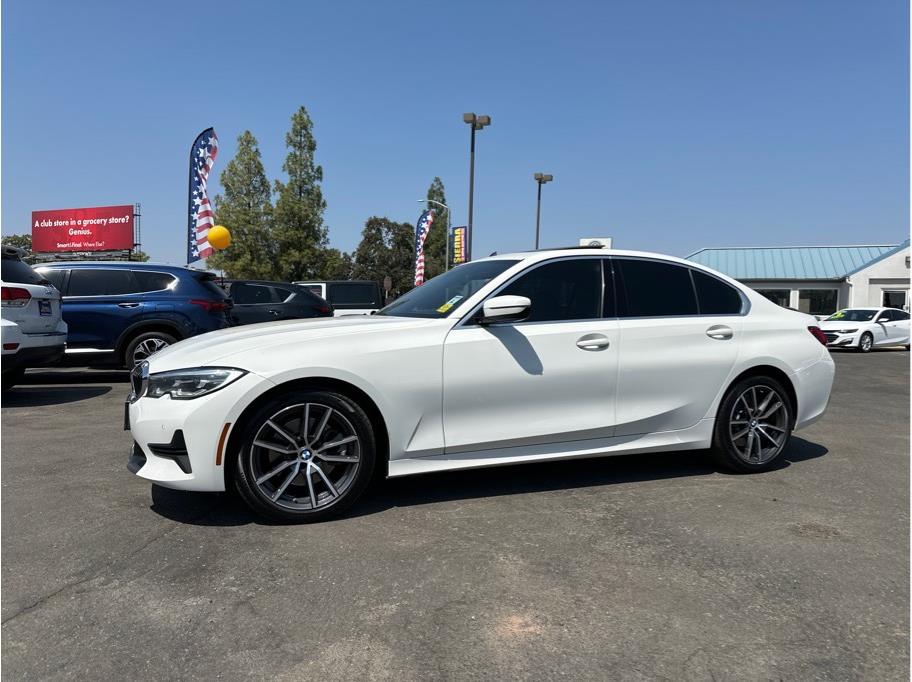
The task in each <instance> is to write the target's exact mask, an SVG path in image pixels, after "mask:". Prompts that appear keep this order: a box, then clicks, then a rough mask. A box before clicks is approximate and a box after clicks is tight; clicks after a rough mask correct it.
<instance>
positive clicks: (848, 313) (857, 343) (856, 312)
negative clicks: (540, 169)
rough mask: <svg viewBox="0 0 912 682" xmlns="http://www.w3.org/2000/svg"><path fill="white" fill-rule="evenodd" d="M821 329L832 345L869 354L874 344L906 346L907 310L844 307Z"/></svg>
mask: <svg viewBox="0 0 912 682" xmlns="http://www.w3.org/2000/svg"><path fill="white" fill-rule="evenodd" d="M820 328H821V329H822V330H823V333H824V334H825V335H826V338H827V345H829V346H830V347H831V348H854V349H856V350H859V351H861V352H862V353H868V352H870V351H871V349H872V348H874V347H875V346H905V347H906V349H907V350H908V348H909V313H907V312H906V311H905V310H897V309H896V308H846V309H845V310H840V311H838V312H835V313H833V314H832V315H830V316H829V317H828V318H826V319H825V320H824V321H823V322H821V323H820Z"/></svg>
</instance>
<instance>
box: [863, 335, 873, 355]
mask: <svg viewBox="0 0 912 682" xmlns="http://www.w3.org/2000/svg"><path fill="white" fill-rule="evenodd" d="M872 345H873V341H872V340H871V337H870V336H869V335H868V334H863V335H862V337H861V350H862V351H864V352H865V353H867V352H868V351H869V350H871V346H872Z"/></svg>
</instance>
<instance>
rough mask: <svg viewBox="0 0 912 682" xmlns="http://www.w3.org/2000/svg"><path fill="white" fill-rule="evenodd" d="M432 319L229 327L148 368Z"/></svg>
mask: <svg viewBox="0 0 912 682" xmlns="http://www.w3.org/2000/svg"><path fill="white" fill-rule="evenodd" d="M433 322H435V320H429V319H423V318H411V317H387V316H384V315H350V316H346V317H317V318H312V319H306V320H283V321H281V322H263V323H260V324H249V325H244V326H241V327H229V328H228V329H220V330H219V331H215V332H209V333H207V334H200V335H199V336H193V337H191V338H189V339H185V340H183V341H180V342H178V343H175V344H174V345H172V346H169V347H168V348H165V349H164V350H161V351H159V352H158V353H156V354H155V355H154V356H152V358H151V359H150V360H149V371H151V372H165V371H168V370H172V369H183V368H186V367H203V366H207V365H208V366H213V365H218V364H219V360H220V359H221V358H226V357H228V356H231V355H235V354H236V353H242V352H246V351H250V350H256V351H259V352H268V351H269V349H270V348H272V347H275V346H280V345H283V344H287V343H294V344H300V343H306V342H309V341H316V340H319V339H329V338H332V337H336V336H340V335H343V334H344V335H346V336H348V335H351V334H376V333H383V332H385V331H391V330H402V329H407V328H408V327H410V326H411V327H421V326H426V325H428V324H430V323H433Z"/></svg>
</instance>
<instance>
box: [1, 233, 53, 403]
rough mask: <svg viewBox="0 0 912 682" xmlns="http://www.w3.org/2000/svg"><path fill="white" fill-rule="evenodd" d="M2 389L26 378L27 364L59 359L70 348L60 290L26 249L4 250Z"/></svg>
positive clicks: (46, 362)
mask: <svg viewBox="0 0 912 682" xmlns="http://www.w3.org/2000/svg"><path fill="white" fill-rule="evenodd" d="M0 251H2V271H0V284H2V293H3V296H2V298H3V301H2V306H0V308H2V321H0V331H2V342H3V364H2V388H3V390H4V391H6V390H7V389H9V388H12V387H13V385H14V384H16V383H17V382H19V381H20V380H21V379H22V374H23V373H24V372H25V370H26V368H27V367H36V366H41V365H47V364H51V363H53V362H56V361H57V360H58V359H60V358H61V357H62V356H63V352H64V350H65V349H66V338H67V325H66V322H64V321H63V318H62V317H61V314H60V292H59V291H57V289H55V288H54V287H53V286H52V285H51V283H50V282H48V281H47V280H46V279H45V278H44V277H43V276H42V275H39V274H38V273H37V272H35V271H34V270H32V268H31V267H30V266H29V265H28V264H27V263H23V262H22V251H20V250H19V249H17V248H15V247H13V246H4V247H2V249H0Z"/></svg>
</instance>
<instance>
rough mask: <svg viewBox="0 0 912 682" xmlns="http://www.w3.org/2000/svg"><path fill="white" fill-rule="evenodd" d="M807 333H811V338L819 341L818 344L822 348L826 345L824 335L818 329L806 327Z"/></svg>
mask: <svg viewBox="0 0 912 682" xmlns="http://www.w3.org/2000/svg"><path fill="white" fill-rule="evenodd" d="M808 331H809V332H811V334H812V335H813V337H814V338H815V339H817V340H818V341H820V343H822V344H823V345H824V346H825V345H827V337H826V334H824V333H823V331H821V329H820V327H808Z"/></svg>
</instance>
